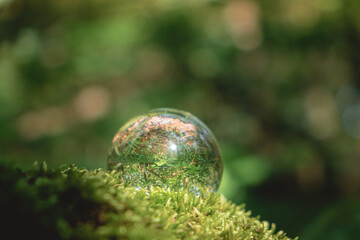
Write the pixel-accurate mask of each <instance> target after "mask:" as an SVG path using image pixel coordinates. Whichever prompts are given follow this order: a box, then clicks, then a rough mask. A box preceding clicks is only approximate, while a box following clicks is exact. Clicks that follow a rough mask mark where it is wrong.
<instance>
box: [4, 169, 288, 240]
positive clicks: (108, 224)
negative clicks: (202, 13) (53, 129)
mask: <svg viewBox="0 0 360 240" xmlns="http://www.w3.org/2000/svg"><path fill="white" fill-rule="evenodd" d="M0 203H1V206H2V211H1V212H2V220H3V224H2V225H3V229H4V230H3V232H2V236H8V237H7V238H6V239H252V240H255V239H269V240H270V239H272V240H275V239H290V238H288V237H287V236H286V234H285V233H283V232H282V231H279V232H275V225H274V224H272V225H269V223H267V222H264V221H260V220H259V219H258V218H254V217H251V216H250V213H249V212H246V211H245V210H244V208H243V207H237V206H235V205H234V204H232V203H231V202H229V201H226V200H224V199H223V198H222V197H221V196H220V195H218V194H213V193H208V192H206V191H204V192H203V194H202V196H195V195H192V194H189V193H186V192H185V191H183V192H170V191H165V190H163V189H153V190H152V191H148V190H143V189H140V190H135V189H134V188H130V187H127V186H125V185H124V184H122V183H121V182H120V181H119V178H118V176H117V174H116V173H115V172H108V171H105V170H101V169H98V170H93V171H88V170H86V169H79V168H77V167H76V166H67V167H60V168H58V169H47V168H46V165H45V164H42V165H41V166H35V167H34V168H33V169H31V170H29V171H21V170H19V169H16V168H13V167H10V166H8V165H4V164H0Z"/></svg>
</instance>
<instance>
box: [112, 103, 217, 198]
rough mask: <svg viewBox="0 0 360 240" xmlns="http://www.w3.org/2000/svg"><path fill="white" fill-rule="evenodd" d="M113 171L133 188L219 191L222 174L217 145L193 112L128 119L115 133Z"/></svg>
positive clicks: (158, 112) (168, 111)
mask: <svg viewBox="0 0 360 240" xmlns="http://www.w3.org/2000/svg"><path fill="white" fill-rule="evenodd" d="M108 168H109V170H116V171H118V172H119V173H120V178H121V179H122V180H124V181H125V182H127V183H128V184H129V185H130V186H133V187H145V188H149V189H150V188H151V186H156V187H162V188H166V189H171V190H179V189H184V188H186V189H189V190H190V191H191V192H194V193H200V190H199V187H198V186H199V185H200V186H201V187H203V188H205V189H208V190H209V191H211V192H216V191H217V189H218V187H219V184H220V180H221V175H222V161H221V154H220V149H219V146H218V144H217V142H216V139H215V137H214V136H213V134H212V133H211V131H210V130H209V129H208V128H207V127H206V126H205V124H204V123H202V122H201V121H200V120H199V119H197V118H196V117H195V116H193V115H191V114H190V113H187V112H183V111H180V110H175V109H155V110H153V111H150V112H149V113H147V114H145V115H141V116H138V117H135V118H133V119H131V120H130V121H129V122H127V123H126V124H125V125H124V126H123V127H122V128H121V129H120V130H119V131H118V133H117V134H116V135H115V137H114V139H113V144H112V147H111V149H110V152H109V157H108Z"/></svg>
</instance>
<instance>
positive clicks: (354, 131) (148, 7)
mask: <svg viewBox="0 0 360 240" xmlns="http://www.w3.org/2000/svg"><path fill="white" fill-rule="evenodd" d="M158 107H174V108H179V109H182V110H186V111H189V112H191V113H193V114H194V115H196V116H198V117H199V118H200V119H201V120H202V121H203V122H205V123H206V124H207V125H208V126H209V127H210V129H212V131H213V132H214V134H215V136H216V137H217V139H218V141H219V143H220V145H221V149H222V152H223V157H224V163H225V170H224V176H223V181H222V186H221V192H222V193H223V194H224V195H225V196H226V197H227V198H228V199H230V200H232V201H234V202H235V203H238V204H240V203H243V202H245V203H246V205H247V208H248V209H251V210H252V213H253V214H254V215H258V214H261V218H262V219H266V220H269V221H271V222H275V223H276V224H277V229H279V230H280V229H283V230H285V231H286V232H288V234H289V235H290V236H291V237H295V236H300V238H301V239H336V240H337V239H357V237H359V236H360V147H359V146H360V1H358V0H343V1H342V0H279V1H266V0H258V1H254V0H253V1H252V0H246V1H205V0H197V1H195V0H194V1H175V0H151V1H149V0H146V1H145V0H143V1H109V0H102V1H100V0H86V1H85V0H78V1H72V0H52V1H46V0H0V151H1V152H0V154H1V155H0V156H1V161H11V162H15V163H16V164H17V165H18V166H20V167H22V168H28V167H29V166H30V165H31V164H32V163H33V162H34V161H46V162H47V163H48V165H50V166H53V167H55V166H59V165H61V164H72V163H76V164H78V165H80V166H83V167H87V168H99V167H101V168H106V158H107V152H108V148H109V147H110V144H111V140H112V138H113V136H114V134H115V133H116V131H117V130H118V129H119V128H120V127H121V125H122V124H124V123H125V122H126V121H127V120H129V119H130V118H131V117H133V116H136V115H138V114H142V113H145V112H146V111H148V110H150V109H153V108H158Z"/></svg>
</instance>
